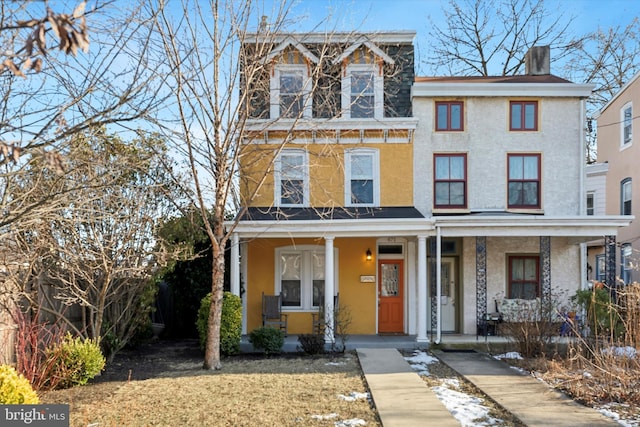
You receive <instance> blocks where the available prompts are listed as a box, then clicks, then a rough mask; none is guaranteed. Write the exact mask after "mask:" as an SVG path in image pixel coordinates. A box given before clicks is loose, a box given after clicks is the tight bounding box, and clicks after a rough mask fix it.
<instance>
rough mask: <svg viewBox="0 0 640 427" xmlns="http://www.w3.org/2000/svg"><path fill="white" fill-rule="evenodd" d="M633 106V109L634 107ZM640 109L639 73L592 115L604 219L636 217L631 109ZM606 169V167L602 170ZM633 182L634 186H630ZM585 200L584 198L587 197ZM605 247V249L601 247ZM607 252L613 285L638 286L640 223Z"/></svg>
mask: <svg viewBox="0 0 640 427" xmlns="http://www.w3.org/2000/svg"><path fill="white" fill-rule="evenodd" d="M634 104H635V105H634ZM639 105H640V73H638V74H636V75H635V76H634V77H633V78H632V79H631V80H630V81H629V82H628V83H627V84H625V85H624V86H623V87H622V89H620V91H619V92H618V93H617V94H616V95H615V96H614V97H613V98H612V99H611V100H610V101H609V102H608V103H607V104H606V105H605V106H604V107H602V108H601V109H600V111H599V112H598V114H597V115H596V120H597V130H598V157H597V162H598V163H597V164H598V165H602V166H600V167H602V168H605V167H606V168H607V170H606V173H605V177H606V178H605V179H604V181H605V188H606V190H605V194H606V197H605V198H604V200H603V201H602V203H603V204H604V206H605V212H606V214H607V215H633V216H636V217H637V215H638V213H640V206H639V205H638V203H634V202H633V200H638V198H639V197H640V185H638V182H640V172H638V166H637V163H638V162H637V159H638V158H640V139H639V138H638V137H637V136H636V134H637V133H638V132H637V130H636V132H634V125H637V124H638V122H637V120H636V119H637V116H638V114H637V113H635V112H634V107H635V108H638V106H639ZM604 165H606V166H604ZM634 182H635V184H634ZM587 197H588V194H587ZM605 246H607V245H606V244H605ZM610 246H612V249H611V251H612V252H614V253H615V257H616V258H615V259H617V262H615V261H613V263H612V264H611V266H610V269H609V270H610V271H611V277H610V279H609V280H610V281H613V280H614V278H615V280H616V283H617V284H629V283H633V282H640V269H638V260H639V259H640V257H638V251H640V223H638V222H637V221H633V222H632V223H631V224H630V225H629V226H628V227H625V228H623V229H621V230H620V231H619V233H618V239H617V241H616V242H615V245H610ZM596 256H598V260H599V263H598V262H596V271H597V272H598V271H600V270H601V268H598V266H602V263H603V262H604V261H603V260H602V259H603V254H602V253H600V254H598V255H596Z"/></svg>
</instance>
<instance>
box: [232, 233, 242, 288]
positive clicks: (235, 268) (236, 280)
mask: <svg viewBox="0 0 640 427" xmlns="http://www.w3.org/2000/svg"><path fill="white" fill-rule="evenodd" d="M229 275H230V279H231V293H232V294H234V295H238V296H240V238H239V237H238V233H233V234H232V235H231V271H229Z"/></svg>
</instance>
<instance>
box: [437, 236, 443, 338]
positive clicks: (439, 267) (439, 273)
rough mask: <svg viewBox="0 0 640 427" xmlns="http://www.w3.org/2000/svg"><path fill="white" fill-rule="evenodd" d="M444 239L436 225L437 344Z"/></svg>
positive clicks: (439, 329) (440, 330)
mask: <svg viewBox="0 0 640 427" xmlns="http://www.w3.org/2000/svg"><path fill="white" fill-rule="evenodd" d="M441 258H442V241H441V236H440V227H438V226H436V344H440V341H441V339H442V297H441V295H442V281H441V279H442V265H441Z"/></svg>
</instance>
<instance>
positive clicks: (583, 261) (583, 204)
mask: <svg viewBox="0 0 640 427" xmlns="http://www.w3.org/2000/svg"><path fill="white" fill-rule="evenodd" d="M586 102H587V101H586V100H585V99H581V100H580V126H579V128H578V129H580V144H579V145H580V157H578V158H579V159H581V161H580V200H579V202H578V206H579V207H580V211H579V215H586V214H587V200H586V199H587V194H586V192H585V185H586V179H587V175H586V174H587V172H586V163H587V159H586V157H585V156H586V153H587V141H586V134H585V131H584V127H585V124H586ZM586 285H587V244H586V243H580V289H585V287H586Z"/></svg>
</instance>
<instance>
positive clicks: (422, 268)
mask: <svg viewBox="0 0 640 427" xmlns="http://www.w3.org/2000/svg"><path fill="white" fill-rule="evenodd" d="M417 333H418V336H417V337H416V341H417V342H427V341H429V339H428V338H427V236H418V328H417Z"/></svg>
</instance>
